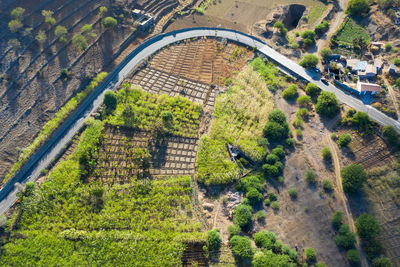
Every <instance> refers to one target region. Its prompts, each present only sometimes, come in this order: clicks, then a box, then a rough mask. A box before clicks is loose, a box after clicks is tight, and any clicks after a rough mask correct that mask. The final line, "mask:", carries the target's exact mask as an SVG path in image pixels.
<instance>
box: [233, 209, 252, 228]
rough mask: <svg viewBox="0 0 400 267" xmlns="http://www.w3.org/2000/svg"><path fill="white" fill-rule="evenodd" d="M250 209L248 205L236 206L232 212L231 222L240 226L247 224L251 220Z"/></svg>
mask: <svg viewBox="0 0 400 267" xmlns="http://www.w3.org/2000/svg"><path fill="white" fill-rule="evenodd" d="M252 211H253V209H252V207H251V206H249V205H244V204H240V205H238V206H236V208H235V212H234V214H233V223H234V224H237V225H239V226H240V227H241V228H244V227H247V226H249V225H250V224H251V223H252V221H253V218H252Z"/></svg>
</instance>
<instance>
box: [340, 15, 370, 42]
mask: <svg viewBox="0 0 400 267" xmlns="http://www.w3.org/2000/svg"><path fill="white" fill-rule="evenodd" d="M359 37H362V38H363V39H364V40H366V41H367V42H368V43H369V42H370V40H371V37H370V36H369V34H368V32H367V30H365V29H364V28H363V27H362V26H361V25H359V24H358V23H357V22H356V21H354V20H353V19H351V18H347V19H346V20H345V21H344V22H343V24H342V26H341V27H340V29H339V30H338V31H337V33H336V34H335V36H334V37H333V38H335V39H336V40H337V41H338V42H339V43H342V44H345V45H353V41H354V40H355V39H357V38H359Z"/></svg>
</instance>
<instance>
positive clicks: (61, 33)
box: [54, 25, 68, 43]
mask: <svg viewBox="0 0 400 267" xmlns="http://www.w3.org/2000/svg"><path fill="white" fill-rule="evenodd" d="M67 33H68V31H67V28H65V27H64V26H61V25H58V26H57V27H56V29H55V30H54V34H55V35H56V36H57V38H59V40H60V42H63V43H65V42H66V41H67V39H66V38H65V37H66V36H67Z"/></svg>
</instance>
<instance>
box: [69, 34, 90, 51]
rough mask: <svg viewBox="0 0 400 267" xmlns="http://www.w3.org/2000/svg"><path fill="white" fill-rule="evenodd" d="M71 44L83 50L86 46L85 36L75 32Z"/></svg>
mask: <svg viewBox="0 0 400 267" xmlns="http://www.w3.org/2000/svg"><path fill="white" fill-rule="evenodd" d="M72 44H73V45H75V46H76V47H78V48H79V50H81V51H85V50H86V49H87V48H88V44H87V41H86V38H85V36H83V35H81V34H75V35H74V37H72Z"/></svg>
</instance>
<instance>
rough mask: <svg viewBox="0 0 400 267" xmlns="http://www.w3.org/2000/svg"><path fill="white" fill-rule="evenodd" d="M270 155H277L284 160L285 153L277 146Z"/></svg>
mask: <svg viewBox="0 0 400 267" xmlns="http://www.w3.org/2000/svg"><path fill="white" fill-rule="evenodd" d="M272 154H274V155H277V156H278V157H279V158H280V159H281V160H283V159H284V158H285V151H284V150H283V147H282V146H277V147H275V148H274V149H272Z"/></svg>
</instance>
